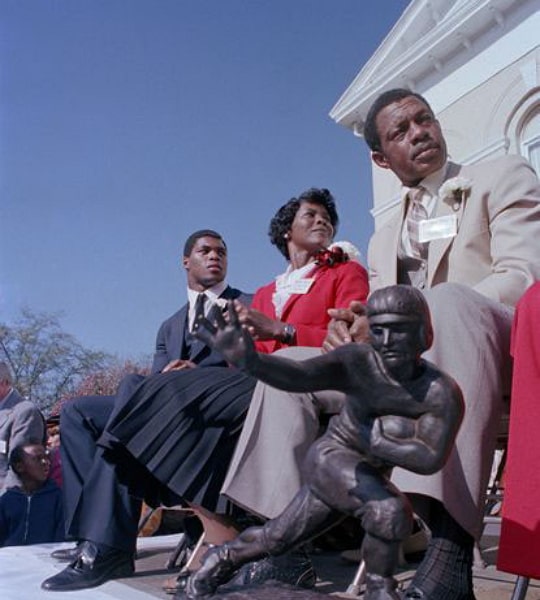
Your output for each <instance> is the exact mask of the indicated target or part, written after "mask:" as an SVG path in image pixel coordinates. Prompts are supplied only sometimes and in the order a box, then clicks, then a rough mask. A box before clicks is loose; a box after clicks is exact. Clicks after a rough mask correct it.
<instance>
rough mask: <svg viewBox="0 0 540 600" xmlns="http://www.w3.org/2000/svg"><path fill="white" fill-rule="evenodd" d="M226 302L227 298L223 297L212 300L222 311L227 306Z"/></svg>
mask: <svg viewBox="0 0 540 600" xmlns="http://www.w3.org/2000/svg"><path fill="white" fill-rule="evenodd" d="M227 302H228V300H225V298H216V299H215V300H214V304H215V305H216V306H217V307H219V308H220V309H221V310H222V311H224V310H225V309H226V308H227Z"/></svg>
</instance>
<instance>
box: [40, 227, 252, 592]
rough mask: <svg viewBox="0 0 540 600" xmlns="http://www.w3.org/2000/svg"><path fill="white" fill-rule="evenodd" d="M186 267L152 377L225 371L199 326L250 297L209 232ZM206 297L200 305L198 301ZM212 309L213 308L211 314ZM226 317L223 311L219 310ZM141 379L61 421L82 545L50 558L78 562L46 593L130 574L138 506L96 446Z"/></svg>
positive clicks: (194, 243)
mask: <svg viewBox="0 0 540 600" xmlns="http://www.w3.org/2000/svg"><path fill="white" fill-rule="evenodd" d="M182 263H183V267H184V269H185V271H186V277H187V295H188V303H187V304H185V305H184V306H183V307H182V308H181V309H180V310H179V311H178V312H176V313H175V314H174V315H172V316H171V317H170V318H169V319H167V320H166V321H165V322H164V323H163V324H162V325H161V327H160V329H159V331H158V334H157V340H156V351H155V354H154V361H153V365H152V374H154V373H165V372H169V371H173V370H182V369H190V368H193V367H195V366H199V367H201V366H226V363H225V361H224V359H223V357H222V356H221V355H220V354H219V353H217V352H214V351H213V350H211V349H210V348H209V347H208V346H206V345H205V344H203V343H202V342H200V341H199V340H197V339H195V338H194V337H193V336H192V331H193V328H194V324H195V322H196V320H197V319H198V318H201V317H202V316H204V315H209V314H210V312H211V311H212V310H214V311H215V310H216V309H217V308H218V304H219V303H218V304H216V302H217V300H218V299H220V298H222V299H225V300H234V299H238V300H239V301H240V302H242V303H246V304H249V303H250V301H251V297H250V296H249V295H246V294H243V293H242V292H241V291H239V290H237V289H234V288H231V287H230V286H228V285H227V283H226V281H225V278H226V275H227V246H226V244H225V242H224V240H223V239H222V237H221V235H220V234H219V233H217V232H215V231H212V230H200V231H196V232H194V233H193V234H191V235H190V236H189V237H188V239H187V240H186V243H185V245H184V253H183V260H182ZM203 293H204V295H205V296H206V299H205V301H204V302H203V303H202V304H201V301H200V300H199V301H198V299H199V298H201V297H202V295H203ZM214 307H215V308H214ZM219 310H221V309H219ZM143 379H144V377H143V376H142V375H128V376H127V377H125V378H124V379H123V380H122V382H121V384H120V386H119V388H118V391H117V394H116V396H86V397H79V398H76V399H74V400H72V401H70V402H67V403H66V404H65V405H64V406H63V407H62V413H61V417H60V431H61V453H62V470H63V482H64V497H65V514H66V534H67V535H68V536H69V537H70V538H71V539H76V540H78V541H79V543H78V545H77V547H76V548H74V549H69V550H67V551H66V550H59V551H56V552H53V556H54V557H55V558H59V559H64V560H73V562H72V563H71V564H70V565H69V566H68V567H67V568H66V569H64V570H63V571H61V572H60V573H58V574H57V575H55V576H53V577H50V578H49V579H47V580H45V581H44V582H43V584H42V587H43V588H44V589H48V590H73V589H81V588H86V587H93V586H97V585H100V584H101V583H103V582H105V581H107V580H108V579H113V578H117V577H122V576H127V575H130V574H131V573H133V571H134V564H133V557H134V552H135V543H136V537H137V528H138V521H139V516H140V512H141V500H140V499H138V498H134V497H133V496H131V495H130V494H129V493H128V491H127V487H126V485H124V483H123V482H120V481H119V478H118V475H117V472H116V468H115V466H114V465H113V464H112V463H110V462H107V461H106V460H105V458H104V449H103V448H102V447H100V446H98V445H97V444H96V442H97V441H98V439H99V438H100V436H101V434H102V433H103V432H104V431H105V429H106V426H107V423H108V422H109V419H110V418H111V417H113V416H114V414H115V413H116V412H117V411H118V410H119V409H120V408H121V407H122V406H123V402H124V401H125V400H126V399H127V398H129V396H130V395H131V392H132V391H133V390H134V389H135V388H136V387H137V385H138V384H139V383H141V381H142V380H143Z"/></svg>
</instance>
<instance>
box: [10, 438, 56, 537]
mask: <svg viewBox="0 0 540 600" xmlns="http://www.w3.org/2000/svg"><path fill="white" fill-rule="evenodd" d="M9 466H10V468H11V469H12V471H13V473H14V474H15V475H16V480H17V483H15V484H14V485H13V486H12V487H9V488H8V489H7V490H6V491H5V493H4V494H3V495H2V496H0V546H27V545H29V544H44V543H47V542H62V541H63V540H64V509H63V503H62V490H61V489H60V488H59V487H58V485H57V484H56V483H55V482H54V481H53V480H52V479H50V477H49V473H50V470H51V461H50V458H49V453H48V451H47V450H46V448H45V446H44V445H43V444H42V443H41V442H40V441H39V440H29V441H27V442H25V443H22V444H20V445H18V446H15V448H13V449H12V450H11V452H10V455H9Z"/></svg>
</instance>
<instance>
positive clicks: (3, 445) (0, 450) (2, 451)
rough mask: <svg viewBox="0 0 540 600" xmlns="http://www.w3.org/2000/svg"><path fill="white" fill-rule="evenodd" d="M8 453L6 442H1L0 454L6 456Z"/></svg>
mask: <svg viewBox="0 0 540 600" xmlns="http://www.w3.org/2000/svg"><path fill="white" fill-rule="evenodd" d="M6 452H7V443H6V440H0V454H6Z"/></svg>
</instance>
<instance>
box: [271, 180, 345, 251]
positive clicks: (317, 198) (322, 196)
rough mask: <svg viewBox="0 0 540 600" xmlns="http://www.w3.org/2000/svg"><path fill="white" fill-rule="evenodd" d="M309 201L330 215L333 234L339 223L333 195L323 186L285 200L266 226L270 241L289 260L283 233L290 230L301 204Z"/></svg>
mask: <svg viewBox="0 0 540 600" xmlns="http://www.w3.org/2000/svg"><path fill="white" fill-rule="evenodd" d="M305 202H310V203H311V204H319V205H320V206H323V207H324V208H325V209H326V212H327V213H328V216H329V217H330V223H331V224H332V227H333V228H334V235H335V233H336V231H337V228H338V225H339V216H338V213H337V210H336V203H335V200H334V196H332V194H331V193H330V192H329V191H328V190H327V189H325V188H310V189H309V190H306V191H305V192H302V193H301V194H300V195H299V196H298V198H291V199H290V200H289V201H288V202H286V203H285V204H284V205H283V206H282V207H281V208H280V209H279V210H278V211H277V212H276V214H275V215H274V216H273V217H272V220H271V221H270V227H269V228H268V235H269V237H270V241H271V242H272V244H274V246H276V247H277V249H278V250H279V251H280V252H281V254H283V256H284V257H285V258H286V259H287V260H289V258H290V256H289V249H288V248H287V240H286V239H285V234H286V233H287V232H289V231H290V229H291V226H292V223H293V221H294V217H295V216H296V213H297V212H298V209H299V208H300V205H301V204H304V203H305Z"/></svg>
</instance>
